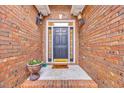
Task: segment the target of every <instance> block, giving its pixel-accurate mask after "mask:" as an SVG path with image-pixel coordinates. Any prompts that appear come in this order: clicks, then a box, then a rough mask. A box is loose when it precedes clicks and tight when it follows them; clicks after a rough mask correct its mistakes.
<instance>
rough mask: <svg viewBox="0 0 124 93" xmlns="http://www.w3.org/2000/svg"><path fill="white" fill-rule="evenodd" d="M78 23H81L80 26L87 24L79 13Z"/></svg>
mask: <svg viewBox="0 0 124 93" xmlns="http://www.w3.org/2000/svg"><path fill="white" fill-rule="evenodd" d="M78 21H79V25H80V26H81V25H84V24H85V21H84V19H83V18H82V15H81V13H79V15H78Z"/></svg>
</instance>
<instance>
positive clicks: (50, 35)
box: [48, 27, 52, 62]
mask: <svg viewBox="0 0 124 93" xmlns="http://www.w3.org/2000/svg"><path fill="white" fill-rule="evenodd" d="M51 61H52V28H51V27H48V62H51Z"/></svg>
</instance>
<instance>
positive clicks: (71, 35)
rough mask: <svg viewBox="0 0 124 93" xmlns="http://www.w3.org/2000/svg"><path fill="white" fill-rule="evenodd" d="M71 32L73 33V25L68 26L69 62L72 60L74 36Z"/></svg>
mask: <svg viewBox="0 0 124 93" xmlns="http://www.w3.org/2000/svg"><path fill="white" fill-rule="evenodd" d="M73 33H74V29H73V27H70V62H73V55H74V53H73V47H74V46H73V42H74V41H73V40H74V36H73Z"/></svg>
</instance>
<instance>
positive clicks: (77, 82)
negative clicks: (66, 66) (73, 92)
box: [19, 80, 98, 88]
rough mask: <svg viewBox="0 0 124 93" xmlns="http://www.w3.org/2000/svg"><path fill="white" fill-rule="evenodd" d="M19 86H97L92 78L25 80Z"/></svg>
mask: <svg viewBox="0 0 124 93" xmlns="http://www.w3.org/2000/svg"><path fill="white" fill-rule="evenodd" d="M19 87H20V88H97V87H98V85H97V84H96V83H95V82H94V81H93V80H37V81H29V80H26V81H25V82H24V83H23V84H22V85H21V86H19Z"/></svg>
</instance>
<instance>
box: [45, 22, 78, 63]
mask: <svg viewBox="0 0 124 93" xmlns="http://www.w3.org/2000/svg"><path fill="white" fill-rule="evenodd" d="M48 22H59V23H61V22H62V23H64V22H66V23H67V22H73V24H74V26H67V27H68V30H69V28H70V27H73V29H74V32H73V35H74V43H73V44H74V45H73V47H74V50H73V55H74V58H73V63H76V62H75V20H47V21H46V63H55V62H53V33H52V62H48V27H52V31H53V27H54V26H48ZM61 27H62V26H61ZM64 27H65V26H64ZM68 39H69V41H68V59H69V60H68V61H69V62H68V63H70V33H69V31H68ZM57 63H65V62H57Z"/></svg>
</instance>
